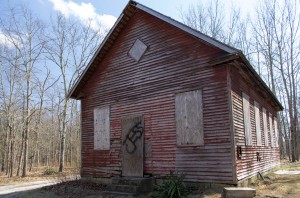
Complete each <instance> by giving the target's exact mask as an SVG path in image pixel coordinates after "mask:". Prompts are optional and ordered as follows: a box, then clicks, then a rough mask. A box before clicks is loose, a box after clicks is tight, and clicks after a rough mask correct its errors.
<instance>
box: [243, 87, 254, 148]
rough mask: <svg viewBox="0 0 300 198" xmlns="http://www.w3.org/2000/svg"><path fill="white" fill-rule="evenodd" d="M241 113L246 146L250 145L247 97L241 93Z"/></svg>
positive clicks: (250, 135)
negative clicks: (242, 113) (242, 114)
mask: <svg viewBox="0 0 300 198" xmlns="http://www.w3.org/2000/svg"><path fill="white" fill-rule="evenodd" d="M243 112H244V128H245V141H246V145H252V134H251V121H250V104H249V96H248V95H247V94H245V93H243Z"/></svg>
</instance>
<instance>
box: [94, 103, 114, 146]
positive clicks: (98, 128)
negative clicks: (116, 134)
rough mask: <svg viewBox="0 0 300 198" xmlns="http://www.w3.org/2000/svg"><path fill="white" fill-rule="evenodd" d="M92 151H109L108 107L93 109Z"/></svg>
mask: <svg viewBox="0 0 300 198" xmlns="http://www.w3.org/2000/svg"><path fill="white" fill-rule="evenodd" d="M94 149H95V150H108V149H110V121H109V107H108V106H107V107H100V108H95V109H94Z"/></svg>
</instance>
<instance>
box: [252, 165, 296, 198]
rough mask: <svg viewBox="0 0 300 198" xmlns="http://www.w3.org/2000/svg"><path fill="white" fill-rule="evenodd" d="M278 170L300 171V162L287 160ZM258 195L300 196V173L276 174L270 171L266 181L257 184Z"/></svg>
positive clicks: (288, 197) (294, 197)
mask: <svg viewBox="0 0 300 198" xmlns="http://www.w3.org/2000/svg"><path fill="white" fill-rule="evenodd" d="M276 170H289V171H299V170H300V163H299V162H297V163H288V162H285V163H284V164H283V165H282V166H280V167H278V168H276ZM256 194H257V197H284V198H285V197H287V198H298V197H300V175H276V174H274V173H270V174H268V175H267V176H266V177H265V180H264V181H260V182H258V183H257V186H256Z"/></svg>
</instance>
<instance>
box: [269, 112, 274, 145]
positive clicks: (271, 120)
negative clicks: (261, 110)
mask: <svg viewBox="0 0 300 198" xmlns="http://www.w3.org/2000/svg"><path fill="white" fill-rule="evenodd" d="M269 124H270V139H271V146H272V147H274V130H273V119H272V114H271V113H269Z"/></svg>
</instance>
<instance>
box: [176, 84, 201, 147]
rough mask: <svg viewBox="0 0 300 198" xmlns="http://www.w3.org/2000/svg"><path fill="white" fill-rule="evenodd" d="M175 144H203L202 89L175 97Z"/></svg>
mask: <svg viewBox="0 0 300 198" xmlns="http://www.w3.org/2000/svg"><path fill="white" fill-rule="evenodd" d="M175 111H176V112H175V113H176V134H177V145H203V144H204V141H203V110H202V91H201V90H198V91H191V92H186V93H181V94H177V95H176V97H175Z"/></svg>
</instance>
